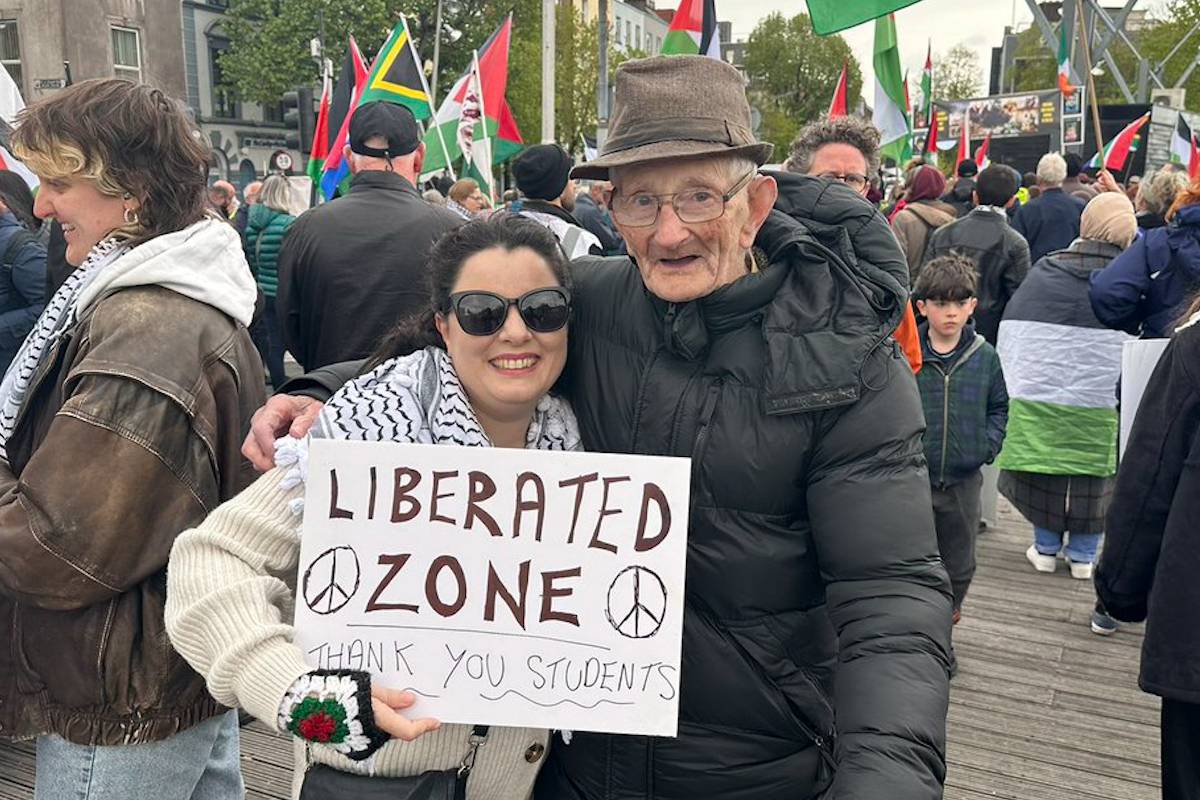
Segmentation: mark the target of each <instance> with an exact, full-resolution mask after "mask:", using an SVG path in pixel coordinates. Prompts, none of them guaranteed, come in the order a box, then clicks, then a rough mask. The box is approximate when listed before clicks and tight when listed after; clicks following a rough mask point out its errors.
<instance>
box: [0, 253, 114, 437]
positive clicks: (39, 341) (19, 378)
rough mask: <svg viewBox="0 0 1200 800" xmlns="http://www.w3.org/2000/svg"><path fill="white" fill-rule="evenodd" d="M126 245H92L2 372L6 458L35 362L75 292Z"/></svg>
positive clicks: (71, 310)
mask: <svg viewBox="0 0 1200 800" xmlns="http://www.w3.org/2000/svg"><path fill="white" fill-rule="evenodd" d="M128 249H129V248H127V247H125V246H123V245H122V244H121V242H120V241H118V240H116V239H105V240H104V241H102V242H100V243H99V244H98V245H96V246H95V247H93V248H92V252H90V253H88V257H87V258H86V259H85V260H84V262H83V263H82V264H81V265H80V266H79V268H78V269H76V270H75V271H74V272H72V273H71V274H70V275H69V276H68V277H67V279H66V280H65V281H64V282H63V285H62V286H60V287H58V291H57V292H55V293H54V297H52V298H50V302H49V303H47V304H46V308H45V309H44V310H43V311H42V314H41V316H39V317H38V321H37V322H36V323H35V324H34V326H33V330H31V331H30V332H29V335H28V336H26V337H25V342H24V343H23V344H22V345H21V349H20V350H18V351H17V355H16V356H15V357H14V358H13V360H12V363H11V364H9V367H8V371H7V372H6V373H4V380H3V381H2V382H0V453H3V455H4V457H5V458H6V459H7V457H8V456H7V448H8V438H9V437H10V436H12V432H13V428H14V426H15V425H16V422H17V416H18V414H20V412H21V406H22V405H23V404H24V402H25V394H26V392H28V391H29V382H30V380H32V378H33V375H34V373H35V372H36V371H37V368H38V365H39V364H40V363H41V361H42V356H44V355H45V354H46V353H47V352H49V350H50V349H51V345H53V344H54V342H55V341H57V339H58V337H59V336H61V335H62V332H63V331H64V330H66V329H67V328H68V327H69V326H70V325H71V324H72V323H74V322H75V319H76V316H77V313H78V312H77V311H76V308H77V305H78V302H77V301H78V300H79V296H80V295H81V294H83V290H84V289H86V288H87V287H88V286H89V285H90V284H91V283H92V281H94V280H95V279H96V277H97V276H98V275H99V274H100V273H101V272H102V271H103V270H104V268H105V267H107V266H108V265H109V264H111V263H112V262H114V261H116V260H117V259H118V258H120V257H121V256H122V255H124V254H125V253H126V252H127V251H128Z"/></svg>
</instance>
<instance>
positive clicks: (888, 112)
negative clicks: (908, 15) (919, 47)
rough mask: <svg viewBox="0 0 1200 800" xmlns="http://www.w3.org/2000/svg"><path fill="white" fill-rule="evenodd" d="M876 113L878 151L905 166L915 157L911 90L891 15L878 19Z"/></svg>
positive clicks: (876, 25)
mask: <svg viewBox="0 0 1200 800" xmlns="http://www.w3.org/2000/svg"><path fill="white" fill-rule="evenodd" d="M874 64H875V113H874V116H873V118H872V120H871V121H872V122H873V123H874V124H875V127H876V128H878V129H879V141H880V146H879V152H880V154H881V155H884V156H888V157H890V158H892V159H893V160H894V161H895V162H896V163H897V164H904V162H906V161H908V160H909V159H910V158H912V126H911V122H910V121H909V116H908V111H907V110H908V100H907V95H908V89H907V87H906V86H905V81H904V76H903V74H902V73H901V72H900V49H899V47H898V45H897V43H896V18H895V16H893V15H891V14H888V15H887V16H886V17H880V18H878V19H877V20H875V60H874Z"/></svg>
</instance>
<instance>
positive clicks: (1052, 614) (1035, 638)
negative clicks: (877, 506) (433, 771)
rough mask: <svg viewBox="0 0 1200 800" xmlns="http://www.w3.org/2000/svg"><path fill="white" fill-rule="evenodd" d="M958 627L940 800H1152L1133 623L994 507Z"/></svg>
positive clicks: (26, 784)
mask: <svg viewBox="0 0 1200 800" xmlns="http://www.w3.org/2000/svg"><path fill="white" fill-rule="evenodd" d="M1000 517H1001V518H1000V521H999V526H998V527H997V528H996V529H995V530H992V531H989V532H987V533H985V534H983V535H981V536H980V538H979V551H978V561H979V568H978V571H977V572H976V575H975V581H974V584H973V585H972V587H971V593H970V595H969V596H968V597H967V602H966V606H965V608H964V610H963V620H962V622H961V623H960V624H959V625H958V627H957V628H956V629H955V632H954V642H955V648H956V651H957V653H958V661H959V673H958V677H956V678H955V679H954V682H953V684H952V685H951V697H950V715H949V719H948V720H947V731H948V734H949V747H948V752H947V762H948V766H947V778H946V794H945V796H946V798H947V800H985V798H990V799H991V800H1154V799H1155V798H1158V797H1159V789H1158V780H1159V775H1158V699H1157V698H1155V697H1151V696H1150V695H1146V694H1143V693H1142V692H1141V691H1139V690H1138V688H1137V669H1138V658H1139V653H1140V647H1141V637H1142V630H1141V626H1138V625H1134V626H1122V628H1121V630H1120V631H1119V632H1118V633H1117V634H1116V635H1115V636H1112V637H1108V638H1102V637H1099V636H1096V635H1095V634H1093V633H1092V632H1091V631H1090V630H1089V629H1088V615H1089V613H1090V612H1091V609H1092V603H1093V600H1094V597H1093V594H1092V588H1091V584H1090V582H1088V581H1075V580H1072V579H1071V578H1070V577H1068V575H1067V574H1066V572H1065V571H1064V570H1060V571H1059V572H1058V573H1055V574H1054V575H1041V574H1037V573H1035V572H1034V571H1033V568H1032V567H1030V566H1029V564H1028V563H1027V562H1026V561H1025V548H1027V547H1028V546H1029V543H1030V541H1031V533H1030V529H1029V526H1028V525H1027V523H1025V521H1024V520H1023V519H1021V517H1020V516H1019V515H1018V514H1017V513H1016V512H1015V511H1014V510H1013V509H1012V508H1011V507H1010V506H1008V505H1007V504H1006V503H1003V502H1001V513H1000ZM291 761H292V757H291V746H290V742H288V741H287V740H286V739H284V738H283V737H281V736H277V735H274V734H272V733H271V732H269V731H268V730H267V729H266V728H265V727H263V726H261V725H258V724H257V723H256V724H255V725H252V726H249V727H247V728H243V729H242V773H243V775H244V776H245V778H246V787H247V797H248V798H250V800H286V799H287V798H288V797H289V796H290V792H291ZM32 797H33V747H32V745H31V744H29V743H23V744H15V745H0V800H30V798H32Z"/></svg>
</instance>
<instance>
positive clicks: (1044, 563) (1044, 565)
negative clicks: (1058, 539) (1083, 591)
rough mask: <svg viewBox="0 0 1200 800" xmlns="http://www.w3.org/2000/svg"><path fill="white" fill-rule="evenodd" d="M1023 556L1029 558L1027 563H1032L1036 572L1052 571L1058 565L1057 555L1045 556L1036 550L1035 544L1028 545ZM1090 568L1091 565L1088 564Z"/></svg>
mask: <svg viewBox="0 0 1200 800" xmlns="http://www.w3.org/2000/svg"><path fill="white" fill-rule="evenodd" d="M1025 557H1026V558H1027V559H1029V563H1030V564H1033V568H1034V569H1036V570H1037V571H1038V572H1054V570H1055V568H1056V567H1057V566H1058V557H1057V556H1045V555H1042V554H1041V553H1039V552H1038V549H1037V545H1035V544H1031V545H1029V549H1028V550H1026V551H1025ZM1088 567H1089V568H1090V567H1091V565H1090V564H1089V565H1088Z"/></svg>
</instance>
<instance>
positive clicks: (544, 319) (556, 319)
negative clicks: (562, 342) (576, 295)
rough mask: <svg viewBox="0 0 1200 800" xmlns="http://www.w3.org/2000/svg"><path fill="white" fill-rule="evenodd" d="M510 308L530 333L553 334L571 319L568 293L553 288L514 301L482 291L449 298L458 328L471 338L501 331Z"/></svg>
mask: <svg viewBox="0 0 1200 800" xmlns="http://www.w3.org/2000/svg"><path fill="white" fill-rule="evenodd" d="M510 306H516V307H517V313H518V314H520V315H521V319H522V321H524V323H525V327H527V328H529V330H531V331H534V332H535V333H553V332H554V331H557V330H561V329H562V328H563V327H564V326H565V325H566V324H567V321H568V320H569V319H570V318H571V293H570V292H569V291H567V290H566V289H565V288H563V287H561V286H552V287H548V288H545V289H534V290H533V291H531V292H526V293H525V294H523V295H521V296H520V297H518V298H517V299H516V300H512V299H509V298H507V297H503V296H501V295H498V294H495V293H494V292H482V291H469V292H455V293H454V294H452V295H450V308H451V310H453V311H454V316H455V317H456V318H457V319H458V325H459V327H460V328H462V329H463V333H467V334H470V335H471V336H491V335H492V334H493V333H496V332H497V331H499V330H500V329H501V328H503V327H504V321H505V320H506V319H508V309H509V307H510Z"/></svg>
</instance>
